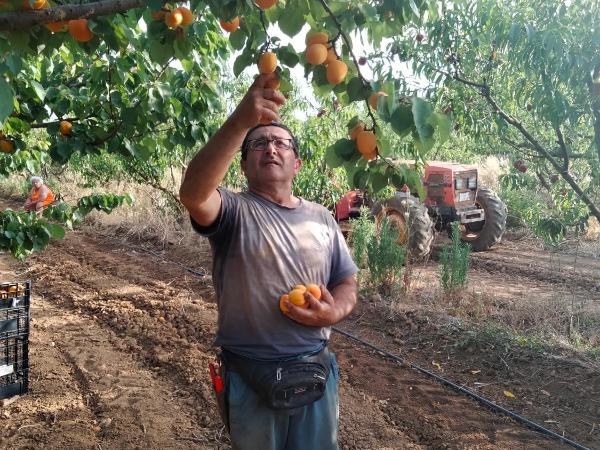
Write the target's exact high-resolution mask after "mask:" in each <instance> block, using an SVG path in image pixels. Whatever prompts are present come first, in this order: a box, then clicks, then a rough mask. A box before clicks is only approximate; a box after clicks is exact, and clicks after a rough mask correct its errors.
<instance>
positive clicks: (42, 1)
mask: <svg viewBox="0 0 600 450" xmlns="http://www.w3.org/2000/svg"><path fill="white" fill-rule="evenodd" d="M47 6H48V2H47V1H46V0H34V1H33V2H31V3H29V0H23V9H42V8H46V7H47Z"/></svg>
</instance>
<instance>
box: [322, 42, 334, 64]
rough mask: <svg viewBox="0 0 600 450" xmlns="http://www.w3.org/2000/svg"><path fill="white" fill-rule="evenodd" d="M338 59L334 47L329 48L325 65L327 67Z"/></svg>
mask: <svg viewBox="0 0 600 450" xmlns="http://www.w3.org/2000/svg"><path fill="white" fill-rule="evenodd" d="M336 59H337V55H336V54H335V50H334V49H333V46H331V47H329V48H328V49H327V58H325V61H324V62H323V64H325V65H327V64H329V63H330V62H333V61H335V60H336Z"/></svg>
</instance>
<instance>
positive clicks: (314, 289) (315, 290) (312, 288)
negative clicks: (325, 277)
mask: <svg viewBox="0 0 600 450" xmlns="http://www.w3.org/2000/svg"><path fill="white" fill-rule="evenodd" d="M306 290H307V291H308V292H309V293H310V294H311V295H312V296H313V297H314V298H316V299H317V300H321V288H320V287H319V286H317V285H316V284H313V283H311V284H307V285H306Z"/></svg>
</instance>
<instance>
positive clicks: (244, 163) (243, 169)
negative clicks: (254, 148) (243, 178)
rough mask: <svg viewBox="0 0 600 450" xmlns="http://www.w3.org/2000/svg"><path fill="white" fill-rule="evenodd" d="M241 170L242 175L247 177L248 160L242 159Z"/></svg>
mask: <svg viewBox="0 0 600 450" xmlns="http://www.w3.org/2000/svg"><path fill="white" fill-rule="evenodd" d="M240 168H241V169H242V173H243V174H244V175H246V160H245V159H240Z"/></svg>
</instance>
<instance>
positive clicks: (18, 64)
mask: <svg viewBox="0 0 600 450" xmlns="http://www.w3.org/2000/svg"><path fill="white" fill-rule="evenodd" d="M6 65H7V66H8V68H9V69H10V71H11V72H12V73H13V75H14V76H16V75H17V74H18V73H19V72H20V71H21V69H22V68H23V60H22V59H21V58H19V56H18V55H16V54H14V53H13V54H12V55H10V56H9V57H8V58H6Z"/></svg>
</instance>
